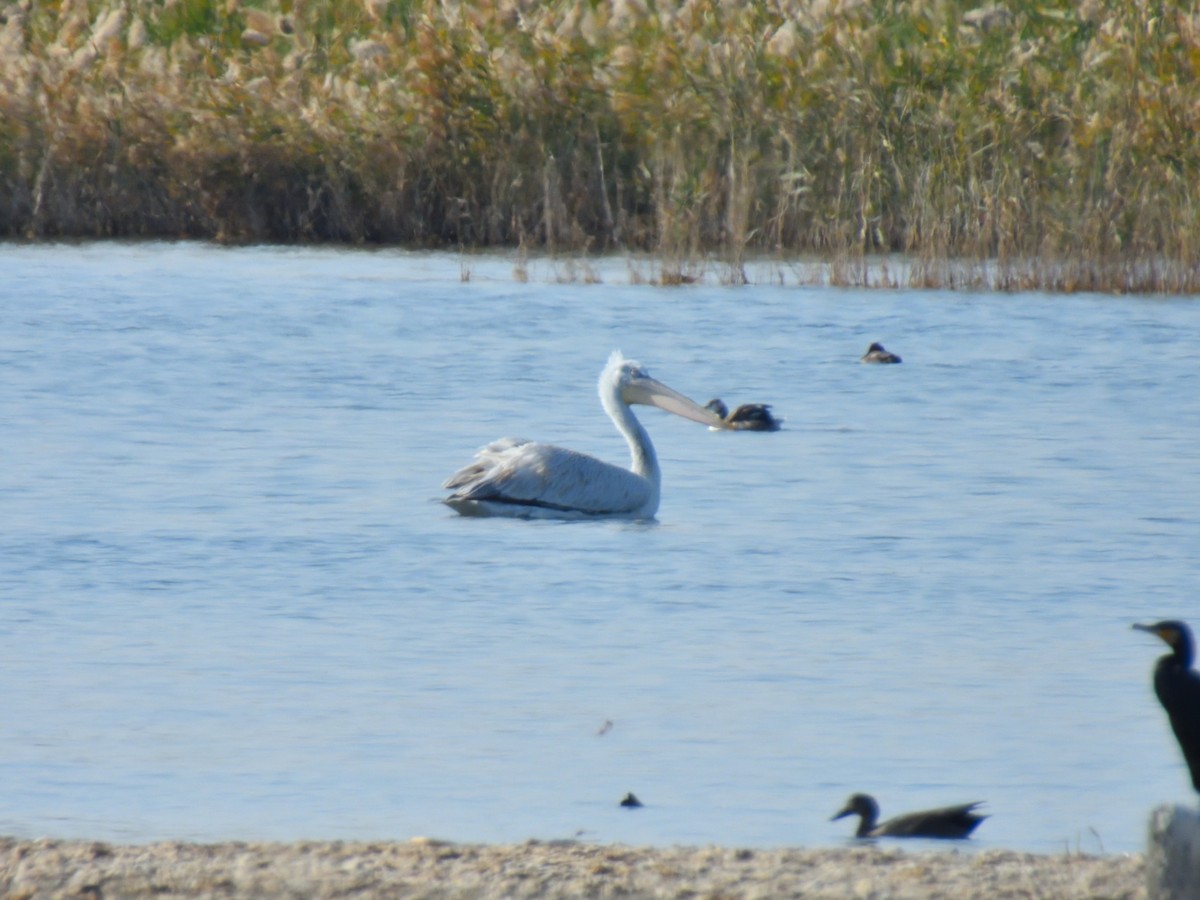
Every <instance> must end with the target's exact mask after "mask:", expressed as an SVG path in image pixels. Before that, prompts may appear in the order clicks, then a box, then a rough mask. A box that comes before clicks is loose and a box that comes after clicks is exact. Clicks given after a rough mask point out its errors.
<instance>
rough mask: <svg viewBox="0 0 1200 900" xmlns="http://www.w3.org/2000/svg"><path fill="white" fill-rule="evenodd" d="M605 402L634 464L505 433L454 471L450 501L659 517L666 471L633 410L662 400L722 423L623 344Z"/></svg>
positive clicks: (569, 513)
mask: <svg viewBox="0 0 1200 900" xmlns="http://www.w3.org/2000/svg"><path fill="white" fill-rule="evenodd" d="M600 402H601V403H602V404H603V405H604V411H605V412H607V413H608V415H609V418H611V419H612V420H613V423H614V424H615V425H616V426H617V430H618V431H620V432H621V434H623V435H624V436H625V440H626V441H628V442H629V451H630V453H631V454H632V457H633V462H632V470H630V469H622V468H621V467H620V466H614V465H612V464H611V463H606V462H603V461H601V460H598V459H596V458H595V457H593V456H588V455H587V454H585V453H577V452H576V451H574V450H567V449H565V448H563V447H556V446H554V445H553V444H539V443H536V442H534V441H526V440H522V439H519V438H501V439H500V440H498V441H494V442H492V443H491V444H488V445H487V446H486V447H484V448H483V449H482V450H480V451H479V452H478V453H476V454H475V460H474V461H473V462H472V463H471V464H470V465H469V466H466V467H465V468H463V469H460V470H459V471H457V472H455V473H454V474H453V475H451V476H450V477H449V478H448V479H447V480H446V483H445V484H443V485H442V487H445V488H451V489H453V491H454V493H453V494H451V495H450V496H449V497H447V498H446V500H445V502H446V503H447V504H448V505H449V506H451V507H452V508H453V509H455V510H456V511H458V512H459V513H461V514H462V515H464V516H515V517H522V518H538V519H547V518H554V519H564V518H566V519H579V518H591V517H601V516H608V517H621V518H629V519H649V518H653V516H654V513H655V512H657V511H658V500H659V493H660V489H661V486H662V471H661V470H660V469H659V467H658V457H657V456H656V455H655V453H654V445H653V444H651V443H650V435H648V434H647V433H646V429H645V428H643V427H642V423H641V422H639V421H638V420H637V418H636V417H635V416H634V415H633V412H632V410H630V408H629V404H631V403H642V404H646V405H648V406H657V407H658V408H659V409H665V410H666V411H667V412H671V413H674V414H675V415H677V416H683V417H684V418H685V419H691V420H692V421H694V422H700V423H701V424H703V425H710V426H711V425H715V426H720V425H721V424H722V422H721V420H720V419H719V418H718V417H717V416H716V415H714V414H713V413H712V412H710V411H709V410H707V409H705V408H704V407H703V406H700V405H699V404H698V403H695V402H694V401H692V400H689V399H688V398H687V397H685V396H683V394H680V393H678V392H677V391H674V390H672V389H671V388H669V387H667V386H666V385H665V384H663V383H662V382H661V381H658V380H657V379H655V378H652V377H650V373H649V372H647V371H646V370H645V369H643V368H642V367H641V366H640V365H638V364H637V363H636V362H633V361H632V360H628V359H626V358H625V357H624V356H622V355H621V352H620V351H619V350H618V351H616V352H614V353H613V354H612V356H610V357H609V359H608V365H607V366H605V367H604V371H603V372H602V373H601V374H600Z"/></svg>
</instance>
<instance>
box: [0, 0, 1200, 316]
mask: <svg viewBox="0 0 1200 900" xmlns="http://www.w3.org/2000/svg"><path fill="white" fill-rule="evenodd" d="M0 19H2V20H3V21H2V22H0V236H2V237H8V238H34V239H38V238H56V237H91V236H168V237H204V238H216V239H219V240H224V241H238V242H241V241H343V242H354V243H362V242H372V243H373V242H387V243H392V242H398V243H405V244H422V245H434V246H457V247H464V248H474V247H485V246H519V247H521V248H523V249H524V250H529V249H531V248H545V249H547V250H550V251H554V252H569V253H581V252H605V251H612V250H623V251H628V252H638V253H650V254H653V255H654V256H655V258H656V259H657V260H658V261H659V266H660V273H661V277H662V280H664V281H685V280H688V279H689V278H690V277H693V276H694V275H695V274H696V272H697V271H698V270H700V269H703V268H705V267H708V266H711V265H713V264H716V265H718V266H719V267H721V271H722V272H723V273H724V274H723V275H722V277H724V278H726V279H727V280H730V281H738V280H742V279H743V278H744V277H745V275H744V271H745V270H744V263H745V261H746V260H747V259H749V258H752V257H758V258H761V257H763V256H766V257H768V258H776V259H778V260H780V261H781V262H784V261H787V260H790V259H794V258H796V257H797V256H799V255H810V256H814V255H815V257H816V258H818V259H821V260H823V261H824V262H825V264H826V265H827V267H828V268H827V271H828V273H829V278H830V279H831V280H833V281H837V282H846V283H873V282H877V281H882V282H884V283H894V282H895V281H896V280H897V279H899V278H902V279H903V281H904V282H905V283H913V284H921V285H935V286H948V285H950V286H952V285H959V284H966V285H979V286H990V287H999V288H1003V289H1017V288H1024V287H1038V288H1043V289H1054V290H1080V289H1094V290H1117V291H1176V292H1195V291H1197V290H1198V289H1200V216H1198V211H1200V206H1198V204H1197V197H1196V193H1197V190H1198V185H1200V179H1198V176H1200V136H1198V135H1200V15H1198V14H1197V13H1195V12H1192V11H1188V10H1183V9H1179V8H1177V7H1176V6H1174V5H1170V4H1165V3H1156V2H1139V3H1130V2H1128V0H1082V2H1074V0H1072V2H1064V0H1009V2H1007V3H1003V4H998V5H996V6H988V7H979V8H969V7H967V6H964V4H962V3H957V2H951V0H759V2H738V0H683V2H657V3H655V2H653V0H613V2H609V0H552V2H535V0H491V2H487V0H484V2H474V3H465V2H464V3H458V2H453V0H441V2H438V0H354V2H351V0H329V2H323V3H317V2H312V0H261V2H257V3H251V2H239V0H220V2H217V0H167V2H157V0H155V2H152V0H61V2H36V3H34V2H32V0H20V2H15V3H10V4H9V5H8V7H7V8H6V9H4V10H3V12H2V13H0ZM888 254H903V255H904V256H905V258H906V261H907V262H906V265H905V267H904V268H903V269H902V270H901V269H893V270H889V271H886V272H885V271H884V270H882V269H880V268H879V266H878V265H877V264H873V263H872V260H876V259H879V258H886V257H887V255H888ZM873 265H874V268H873ZM901 272H902V273H903V274H902V275H901V274H898V273H901Z"/></svg>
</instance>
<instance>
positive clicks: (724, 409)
mask: <svg viewBox="0 0 1200 900" xmlns="http://www.w3.org/2000/svg"><path fill="white" fill-rule="evenodd" d="M704 405H705V407H706V408H708V409H711V410H712V411H713V412H714V413H716V414H717V415H718V416H720V417H721V418H722V419H723V420H724V426H725V427H726V428H727V429H729V430H730V431H778V430H779V420H778V419H776V418H775V417H774V416H773V415H771V404H769V403H743V404H742V405H741V406H739V407H738V408H737V409H735V410H734V411H733V412H730V411H729V407H728V406H726V405H725V401H724V400H721V399H720V398H715V399H713V400H709V401H708V402H707V403H706V404H704Z"/></svg>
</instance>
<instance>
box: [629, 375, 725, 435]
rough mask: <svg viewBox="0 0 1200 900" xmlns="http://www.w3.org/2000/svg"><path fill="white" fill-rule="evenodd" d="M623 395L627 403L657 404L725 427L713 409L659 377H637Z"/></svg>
mask: <svg viewBox="0 0 1200 900" xmlns="http://www.w3.org/2000/svg"><path fill="white" fill-rule="evenodd" d="M621 396H622V398H623V399H624V400H625V402H626V403H641V404H644V405H645V406H657V407H658V408H659V409H661V410H665V411H666V412H669V413H674V414H675V415H677V416H682V417H683V418H685V419H691V420H692V421H693V422H699V423H700V424H701V425H710V426H712V427H714V428H724V427H725V422H724V420H723V419H722V418H721V417H720V416H718V415H717V414H716V413H714V412H713V411H712V410H711V409H706V408H704V407H703V406H701V405H700V404H699V403H697V402H696V401H695V400H692V399H691V398H690V397H685V396H684V395H683V394H681V393H679V391H677V390H675V389H674V388H669V387H667V386H666V385H665V384H663V383H662V382H661V381H659V380H658V379H657V378H654V377H652V376H650V375H643V376H641V377H640V378H636V379H634V380H633V382H632V383H631V384H629V385H627V386H626V387H625V388H624V389H623V390H622V391H621Z"/></svg>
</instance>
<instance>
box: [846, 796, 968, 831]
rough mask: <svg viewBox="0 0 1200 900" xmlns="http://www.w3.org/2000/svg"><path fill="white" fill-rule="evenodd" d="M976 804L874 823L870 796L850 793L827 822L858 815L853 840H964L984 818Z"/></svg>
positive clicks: (875, 812)
mask: <svg viewBox="0 0 1200 900" xmlns="http://www.w3.org/2000/svg"><path fill="white" fill-rule="evenodd" d="M979 805H980V804H979V803H964V804H962V805H961V806H944V807H942V808H941V809H927V810H925V811H924V812H915V813H908V814H906V815H903V816H896V818H894V819H888V820H887V821H886V822H882V823H880V824H876V821H877V820H878V819H879V804H878V803H876V802H875V798H874V797H872V796H871V795H870V794H851V795H850V799H849V800H847V801H846V805H845V806H843V807H842V809H841V810H840V811H839V812H838V814H837V815H835V816H834V817H833V818H832V819H830V820H829V821H831V822H836V821H837V820H838V819H841V818H844V817H845V816H853V815H857V816H858V830H857V831H856V832H854V836H855V837H860V838H872V837H926V838H966V837H970V836H971V832H972V831H974V830H975V828H976V826H977V825H979V823H980V822H982V821H983V820H984V819H986V818H987V816H986V815H980V814H979V813H976V812H974V810H975V808H976V807H977V806H979Z"/></svg>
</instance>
